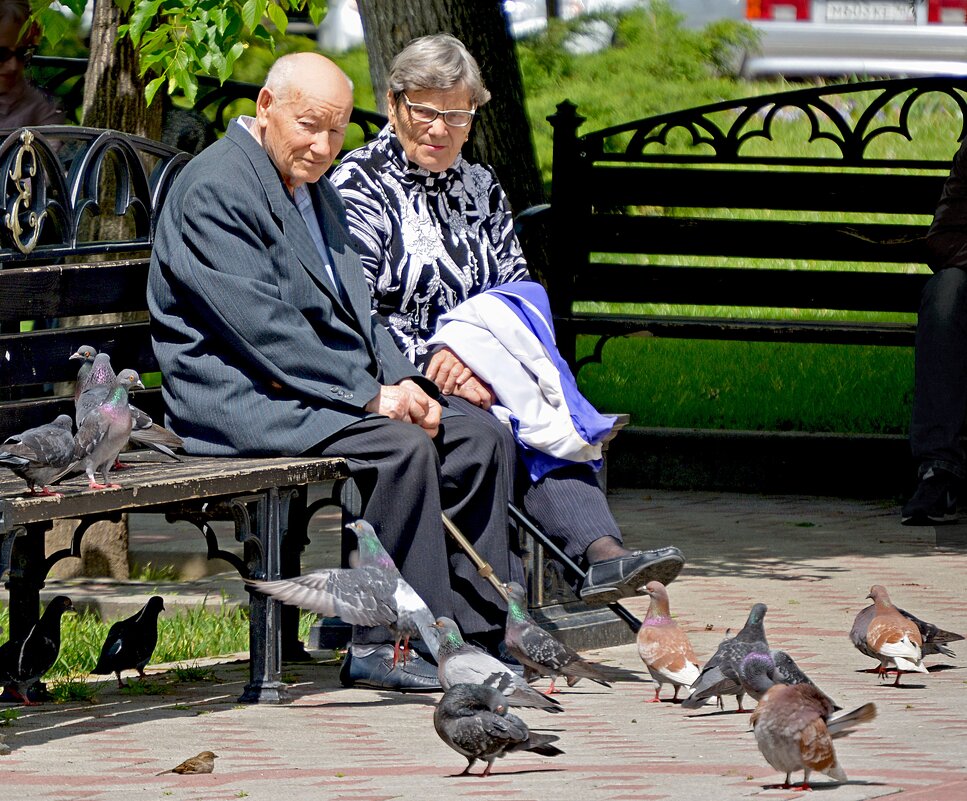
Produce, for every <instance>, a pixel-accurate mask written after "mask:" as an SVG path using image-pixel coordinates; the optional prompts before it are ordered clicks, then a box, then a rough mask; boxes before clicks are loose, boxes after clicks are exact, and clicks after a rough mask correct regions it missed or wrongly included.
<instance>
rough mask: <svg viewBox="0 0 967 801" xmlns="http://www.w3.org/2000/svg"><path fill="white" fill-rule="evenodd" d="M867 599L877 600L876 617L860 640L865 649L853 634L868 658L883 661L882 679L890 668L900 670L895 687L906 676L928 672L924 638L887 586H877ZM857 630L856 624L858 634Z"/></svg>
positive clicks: (880, 670)
mask: <svg viewBox="0 0 967 801" xmlns="http://www.w3.org/2000/svg"><path fill="white" fill-rule="evenodd" d="M866 597H867V598H871V599H872V600H873V607H874V611H873V617H872V619H871V620H870V621H869V625H868V626H867V627H866V634H865V636H863V637H862V638H860V641H861V642H862V644H863V646H864V647H862V648H861V647H860V645H859V644H857V640H856V639H854V637H853V631H851V632H850V638H851V639H853V643H854V645H856V647H857V648H858V649H859V650H861V651H862V652H863V653H865V654H867V655H868V656H871V657H873V658H874V659H879V660H880V666H879V668H878V669H877V673H879V674H880V675H881V676H885V675H886V673H887V667H889V666H895V667H896V672H897V673H896V681H895V682H894V683H893V686H894V687H898V686H899V685H900V676H901V675H902V674H903V673H910V672H917V673H926V672H927V669H926V668H925V667H924V666H923V636H922V635H921V634H920V629H919V628H918V627H917V624H916V623H914V622H913V621H912V620H910V619H909V618H908V617H906V616H904V615H903V614H901V612H900V610H899V609H897V608H896V607H895V606H894V605H893V604H892V602H891V601H890V596H889V595H887V592H886V588H885V587H883V586H881V585H879V584H874V585H873V586H872V587H871V588H870V594H869V595H867V596H866ZM864 611H865V610H864ZM860 614H861V615H862V614H863V612H860ZM857 617H858V616H857ZM856 628H857V624H856V622H855V621H854V623H853V629H854V631H855V630H856Z"/></svg>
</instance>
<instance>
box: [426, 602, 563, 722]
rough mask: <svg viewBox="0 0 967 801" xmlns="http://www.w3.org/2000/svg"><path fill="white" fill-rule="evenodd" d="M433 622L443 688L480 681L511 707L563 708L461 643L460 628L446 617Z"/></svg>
mask: <svg viewBox="0 0 967 801" xmlns="http://www.w3.org/2000/svg"><path fill="white" fill-rule="evenodd" d="M434 625H435V626H436V627H437V628H438V629H439V630H440V649H439V653H438V654H437V675H438V676H439V677H440V686H441V687H443V689H444V690H449V689H450V688H451V687H453V686H454V685H455V684H483V685H486V686H487V687H493V688H494V689H496V690H498V691H499V692H501V693H502V694H503V695H504V696H505V697H506V698H507V699H508V700H509V701H510V703H512V704H513V705H514V706H526V707H534V708H537V709H543V710H544V711H545V712H563V711H564V710H563V709H562V708H561V705H560V703H559V702H558V701H557V700H555V699H554V698H551V697H550V696H547V695H544V693H542V692H539V691H538V690H535V689H534V688H533V687H531V686H530V685H529V684H528V683H527V682H526V681H524V679H523V678H522V677H521V676H518V675H517V674H516V673H514V671H513V670H511V669H510V668H509V667H508V666H507V665H505V664H504V663H503V662H501V661H500V660H499V659H497V658H496V657H494V656H491V655H490V654H488V653H487V652H486V651H484V650H483V649H482V648H477V647H476V646H474V645H470V644H469V643H466V642H464V639H463V637H462V636H461V634H460V629H458V628H457V624H456V623H454V622H453V621H452V620H450V618H448V617H440V618H437V621H436V623H435V624H434Z"/></svg>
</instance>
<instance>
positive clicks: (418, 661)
mask: <svg viewBox="0 0 967 801" xmlns="http://www.w3.org/2000/svg"><path fill="white" fill-rule="evenodd" d="M339 681H340V683H341V684H342V686H343V687H371V688H373V689H376V690H396V691H398V692H404V693H405V692H433V691H436V690H442V689H443V688H442V687H441V686H440V679H439V678H438V677H437V667H436V665H434V664H433V663H432V662H428V661H427V660H425V659H424V658H423V657H421V656H420V655H419V654H418V653H416V652H415V651H410V655H409V657H408V658H407V660H406V664H405V665H404V664H403V662H402V660H401V661H399V662H397V663H396V667H393V646H392V645H391V644H386V645H380V646H378V647H377V648H376V650H375V651H373V652H372V653H371V654H368V655H366V656H354V655H353V651H352V646H350V647H349V650H348V651H347V652H346V658H345V659H344V660H343V663H342V667H341V668H340V669H339Z"/></svg>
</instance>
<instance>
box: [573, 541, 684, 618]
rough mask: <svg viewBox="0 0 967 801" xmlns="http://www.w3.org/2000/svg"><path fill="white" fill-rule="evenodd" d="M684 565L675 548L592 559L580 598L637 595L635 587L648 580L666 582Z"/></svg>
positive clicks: (611, 599)
mask: <svg viewBox="0 0 967 801" xmlns="http://www.w3.org/2000/svg"><path fill="white" fill-rule="evenodd" d="M684 565H685V557H684V556H683V555H682V552H681V551H680V550H678V548H657V549H655V550H654V551H635V552H634V553H632V554H630V555H629V556H618V557H615V558H614V559H605V560H603V561H601V562H594V563H593V564H591V565H589V566H588V573H587V576H586V577H585V579H584V583H583V584H582V585H581V591H580V596H581V600H583V601H587V602H588V603H594V604H609V603H613V602H614V601H618V600H620V599H621V598H628V597H630V596H632V595H635V594H637V593H638V588H639V587H643V586H644V585H645V584H647V583H648V582H649V581H660V582H661V583H662V584H666V585H667V584H670V583H671V582H672V581H674V580H675V578H676V577H677V576H678V574H679V573H680V572H681V570H682V567H684Z"/></svg>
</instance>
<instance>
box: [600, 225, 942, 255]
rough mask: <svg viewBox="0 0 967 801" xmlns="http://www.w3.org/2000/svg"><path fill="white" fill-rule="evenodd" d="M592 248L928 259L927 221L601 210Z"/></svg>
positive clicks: (648, 251) (634, 251) (686, 252)
mask: <svg viewBox="0 0 967 801" xmlns="http://www.w3.org/2000/svg"><path fill="white" fill-rule="evenodd" d="M582 230H583V232H584V236H585V240H584V241H585V242H586V246H587V249H588V251H589V252H591V253H595V252H604V253H652V254H665V255H668V254H675V255H691V256H730V257H734V258H740V257H741V258H750V259H782V260H788V259H810V260H816V261H839V262H860V263H862V262H872V263H888V264H890V263H893V264H896V263H916V264H920V263H924V262H925V261H926V251H925V248H924V243H923V235H924V233H925V231H924V228H923V226H917V225H883V224H862V223H847V222H839V223H832V222H831V223H822V222H785V221H775V220H725V219H704V218H695V217H686V218H680V217H657V216H631V215H621V214H596V215H594V216H592V217H591V218H589V219H587V220H585V221H584V222H583V226H582Z"/></svg>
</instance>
